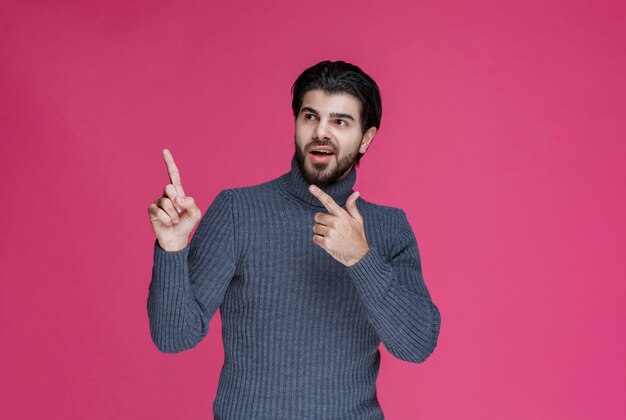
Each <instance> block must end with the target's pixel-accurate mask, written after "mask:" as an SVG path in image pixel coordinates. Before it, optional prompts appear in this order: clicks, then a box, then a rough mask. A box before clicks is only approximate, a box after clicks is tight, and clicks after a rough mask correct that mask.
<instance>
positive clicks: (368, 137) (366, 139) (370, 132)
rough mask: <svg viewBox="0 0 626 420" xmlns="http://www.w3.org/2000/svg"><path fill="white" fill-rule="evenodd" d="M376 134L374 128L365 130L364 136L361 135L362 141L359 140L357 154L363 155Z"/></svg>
mask: <svg viewBox="0 0 626 420" xmlns="http://www.w3.org/2000/svg"><path fill="white" fill-rule="evenodd" d="M375 134H376V127H370V128H368V129H367V131H366V132H365V134H363V139H362V140H361V147H359V153H365V152H366V151H367V148H368V147H370V143H371V142H372V140H374V135H375Z"/></svg>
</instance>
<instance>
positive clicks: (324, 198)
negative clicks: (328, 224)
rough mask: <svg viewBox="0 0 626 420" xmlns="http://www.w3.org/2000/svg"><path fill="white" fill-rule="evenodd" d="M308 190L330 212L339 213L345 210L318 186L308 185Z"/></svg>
mask: <svg viewBox="0 0 626 420" xmlns="http://www.w3.org/2000/svg"><path fill="white" fill-rule="evenodd" d="M309 191H311V193H312V194H313V195H314V196H315V197H317V199H318V200H320V202H321V203H322V204H323V205H324V207H326V209H327V210H328V211H329V212H330V213H331V214H336V215H339V214H341V213H343V212H345V210H344V209H342V208H341V206H340V205H339V204H337V203H335V200H333V198H332V197H331V196H330V195H328V194H326V193H325V192H324V191H322V189H321V188H318V187H316V186H315V185H309Z"/></svg>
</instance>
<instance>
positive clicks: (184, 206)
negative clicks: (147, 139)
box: [148, 149, 202, 252]
mask: <svg viewBox="0 0 626 420" xmlns="http://www.w3.org/2000/svg"><path fill="white" fill-rule="evenodd" d="M163 159H164V160H165V165H166V166H167V173H168V175H169V177H170V182H171V183H170V184H167V185H166V186H165V188H164V189H163V195H162V196H161V197H159V198H157V199H156V200H155V201H154V203H152V204H150V206H149V207H148V214H149V215H150V222H152V230H154V234H155V235H156V237H157V239H158V241H159V245H160V246H161V248H163V249H164V250H166V251H170V252H174V251H180V250H181V249H184V248H185V247H186V246H187V244H188V243H189V234H191V231H192V230H193V228H194V226H195V225H196V223H198V221H199V220H200V218H201V217H202V212H201V211H200V209H199V208H198V206H197V205H196V202H195V201H194V199H193V198H192V197H185V191H184V190H183V186H182V185H181V183H180V174H179V172H178V168H177V167H176V163H174V158H173V157H172V154H171V153H170V151H169V150H167V149H163Z"/></svg>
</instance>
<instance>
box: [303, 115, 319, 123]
mask: <svg viewBox="0 0 626 420" xmlns="http://www.w3.org/2000/svg"><path fill="white" fill-rule="evenodd" d="M315 118H316V117H315V115H314V114H304V119H305V120H309V121H313V120H314V119H315Z"/></svg>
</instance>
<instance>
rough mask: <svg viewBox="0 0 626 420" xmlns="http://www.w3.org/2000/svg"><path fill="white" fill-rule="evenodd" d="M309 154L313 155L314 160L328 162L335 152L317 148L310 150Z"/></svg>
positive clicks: (315, 161) (312, 159)
mask: <svg viewBox="0 0 626 420" xmlns="http://www.w3.org/2000/svg"><path fill="white" fill-rule="evenodd" d="M309 155H310V156H311V161H312V162H314V163H325V162H328V161H329V160H330V159H331V158H332V157H333V155H334V153H333V152H331V151H330V150H326V149H317V150H311V151H310V152H309Z"/></svg>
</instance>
